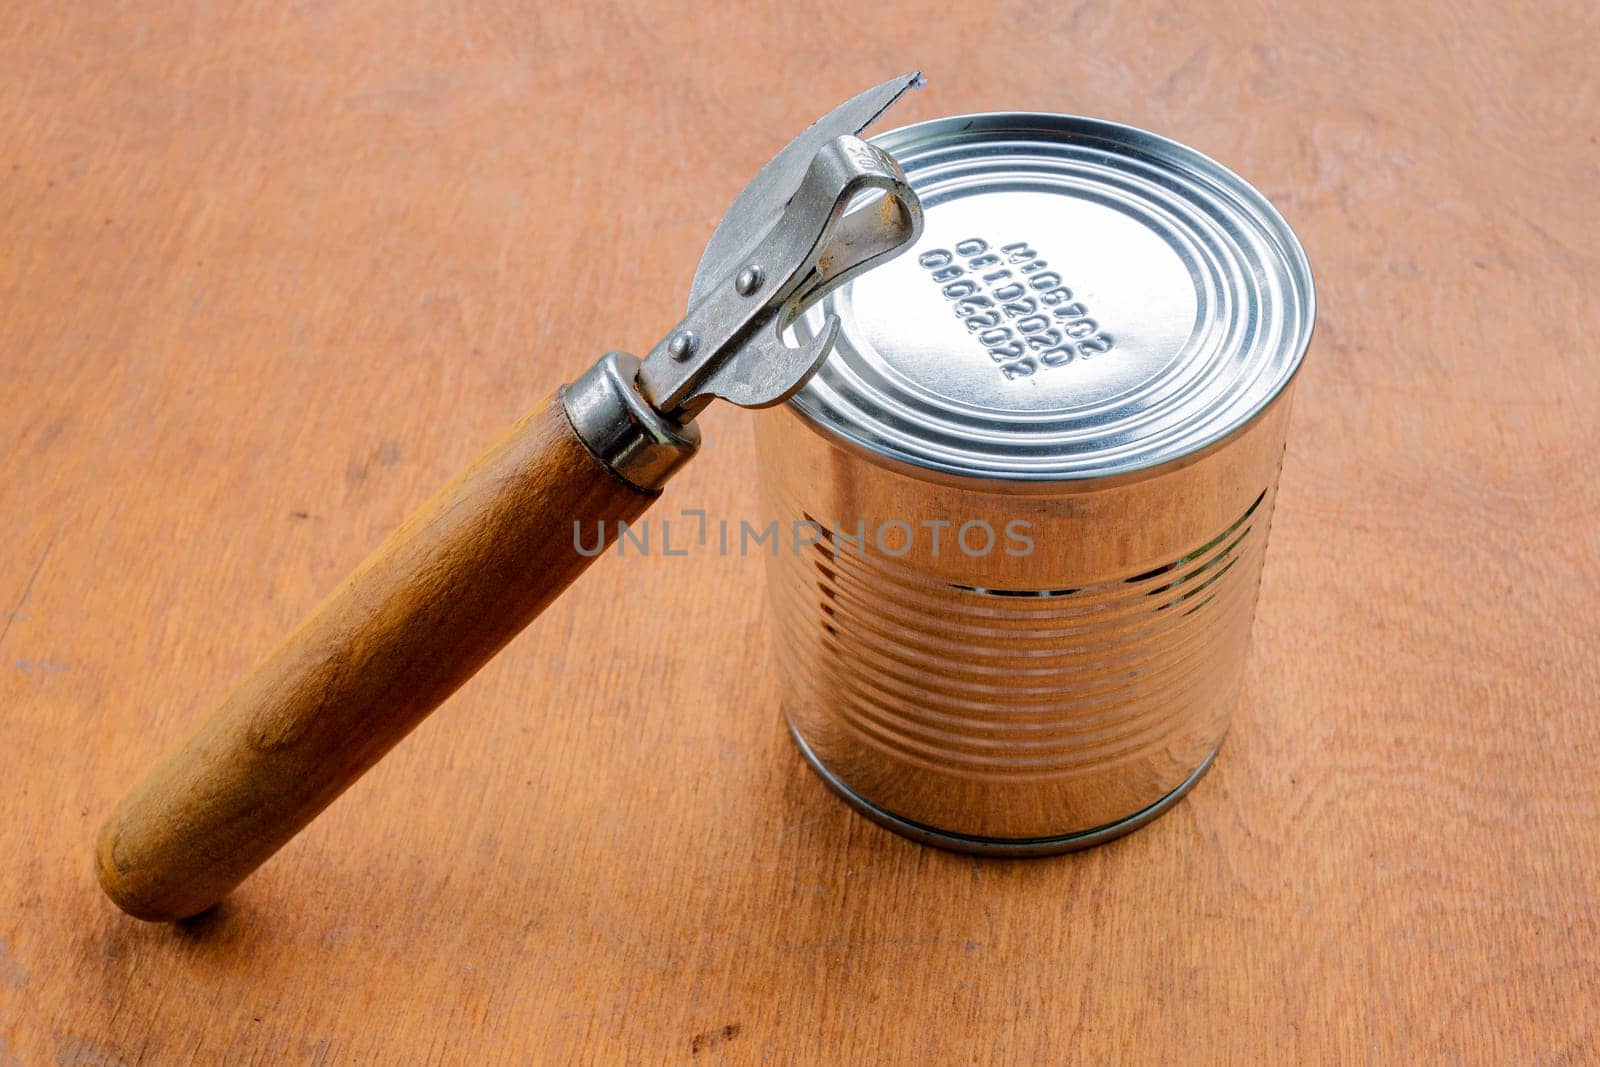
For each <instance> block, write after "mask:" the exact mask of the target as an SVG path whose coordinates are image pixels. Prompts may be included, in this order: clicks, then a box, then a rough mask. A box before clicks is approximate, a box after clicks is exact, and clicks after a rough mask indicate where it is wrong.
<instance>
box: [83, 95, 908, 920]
mask: <svg viewBox="0 0 1600 1067" xmlns="http://www.w3.org/2000/svg"><path fill="white" fill-rule="evenodd" d="M920 84H921V76H920V75H916V74H913V75H907V76H905V77H901V78H896V79H893V80H891V81H888V82H885V83H884V84H882V85H879V86H877V87H876V88H873V89H869V90H868V91H866V92H864V93H862V94H860V95H859V96H856V97H854V98H853V99H851V100H849V101H847V102H846V103H844V104H842V105H840V106H839V107H838V108H836V109H834V110H833V111H832V112H830V113H829V114H828V115H826V116H825V117H823V118H822V119H821V120H819V121H818V122H816V123H815V124H813V125H812V126H811V127H809V128H808V129H807V130H806V131H805V132H804V133H802V134H801V135H800V136H799V137H797V138H795V140H794V141H792V142H790V144H789V145H788V146H787V147H785V148H784V149H783V151H781V152H779V153H778V155H777V156H775V157H773V159H772V160H771V161H770V162H768V163H767V165H766V166H765V167H763V168H762V170H761V171H760V172H759V173H758V174H757V175H756V177H755V178H754V179H753V180H752V181H751V182H750V184H749V185H748V186H747V187H746V188H745V190H744V192H743V193H741V194H740V196H739V198H738V199H737V200H736V201H734V204H733V206H732V208H730V209H729V211H728V213H727V215H726V216H724V218H723V220H722V222H721V223H720V224H719V225H718V227H717V229H716V231H715V232H714V233H713V234H712V237H711V240H710V242H709V243H708V244H707V246H706V250H705V253H704V255H703V256H702V257H701V260H700V265H699V268H698V269H697V271H696V273H695V277H694V282H693V284H692V286H691V288H690V297H689V311H688V314H687V315H685V316H684V318H683V320H682V321H681V322H679V323H678V325H677V326H676V327H674V328H673V329H672V330H671V331H670V332H668V334H667V335H666V337H665V338H664V339H663V340H662V341H661V342H660V343H659V344H657V345H656V346H655V348H653V349H652V350H651V351H650V352H649V354H648V355H647V356H646V357H645V358H644V359H643V360H642V361H641V360H638V359H635V358H634V357H633V356H630V355H627V354H625V353H620V352H613V353H611V354H609V355H607V356H605V357H603V358H602V359H601V360H600V361H599V362H598V363H596V364H595V365H594V366H593V367H591V368H590V369H589V370H588V371H587V372H586V373H585V374H583V375H582V376H581V377H579V378H578V379H577V380H576V381H575V382H573V383H572V384H571V385H569V386H566V387H564V388H563V389H561V390H560V391H559V392H558V393H557V395H556V396H554V397H552V398H551V399H550V400H548V401H547V402H546V403H544V404H543V405H541V406H540V407H539V408H537V409H536V410H535V411H534V412H533V413H532V414H530V415H528V416H527V417H526V418H525V419H523V421H522V422H521V423H519V424H518V425H517V426H516V427H514V428H513V429H512V430H511V432H510V433H509V434H508V435H507V436H506V437H505V438H504V439H502V440H501V441H500V442H499V443H498V444H496V445H495V446H493V447H492V448H491V449H490V450H489V451H488V452H487V453H485V454H484V455H483V456H482V457H480V458H479V459H478V460H477V462H476V463H474V464H473V465H472V466H470V467H468V468H467V469H466V470H465V471H463V472H462V473H461V474H460V475H459V476H458V477H457V478H456V479H455V480H454V481H453V482H451V483H450V484H449V485H447V486H446V487H445V488H444V489H442V490H441V491H440V492H439V493H438V495H436V496H435V497H434V498H433V499H432V500H431V501H429V502H428V503H427V504H425V505H424V506H423V507H422V509H421V510H420V511H418V512H417V513H416V514H414V515H412V516H411V517H410V518H409V519H408V520H407V521H406V522H405V523H404V524H403V525H402V526H401V527H400V528H399V529H398V530H397V531H396V532H395V533H394V534H393V535H392V536H390V537H389V538H388V540H386V541H385V542H384V543H383V544H382V545H380V546H379V547H378V549H377V550H376V551H375V552H374V553H373V554H372V555H371V556H370V557H368V558H367V560H366V561H365V562H364V563H362V564H361V565H360V566H359V567H357V568H356V570H355V571H354V572H353V573H352V574H350V575H349V576H348V577H347V578H346V579H345V580H344V581H343V582H342V583H340V585H339V587H338V588H337V589H335V590H334V591H333V592H332V593H331V594H330V595H329V596H328V597H327V599H325V600H324V601H323V602H322V603H321V604H320V605H319V606H318V607H317V608H316V609H315V610H314V611H313V612H312V613H311V616H310V617H309V618H307V619H306V620H305V621H304V622H303V623H302V624H301V626H300V627H299V629H297V630H296V631H295V632H294V633H292V634H291V635H290V636H289V637H288V638H287V639H286V640H285V641H284V642H283V643H282V644H281V645H279V646H278V648H277V649H276V650H275V651H274V652H272V653H271V654H270V655H269V656H268V657H267V659H266V660H265V661H264V662H263V663H262V664H261V665H260V666H259V667H257V668H256V670H255V672H254V673H252V674H251V675H250V676H249V677H247V678H246V679H245V680H244V681H243V682H242V683H241V684H240V685H239V687H238V688H237V689H235V690H234V691H233V693H232V694H231V695H230V696H229V697H228V698H227V700H225V701H224V702H223V704H222V706H221V707H220V708H218V709H217V711H216V712H215V713H214V714H213V715H212V717H211V718H210V719H209V720H208V721H206V722H205V723H204V724H203V725H202V726H201V727H200V729H199V731H198V732H197V733H195V735H194V736H193V737H191V738H190V739H189V741H188V742H187V743H186V744H184V745H183V746H182V747H181V748H179V749H177V750H175V751H173V752H171V753H169V754H168V755H167V756H166V757H165V758H163V759H162V760H160V761H159V762H157V763H156V764H155V765H154V766H153V767H152V768H151V769H150V770H149V771H148V773H146V775H145V776H144V778H143V779H142V780H140V781H139V782H138V784H136V785H135V786H134V787H133V788H132V790H130V791H129V793H128V794H127V795H126V796H125V797H123V799H122V801H121V803H119V804H118V805H117V807H116V809H115V810H114V811H113V812H112V813H111V815H110V817H109V818H108V819H107V820H106V822H105V824H104V825H103V826H102V827H101V829H100V834H99V838H98V841H97V844H96V850H95V857H96V868H97V871H98V874H99V878H100V884H101V886H102V887H103V888H104V889H105V891H106V893H107V895H109V896H110V897H111V899H112V900H113V901H115V902H116V904H117V905H118V907H120V908H122V910H123V911H125V912H127V913H128V914H130V915H133V916H136V917H138V918H141V919H149V920H154V921H165V920H175V919H182V918H186V917H188V916H191V915H195V914H198V913H199V912H201V911H204V910H205V909H207V908H209V907H211V906H212V905H213V904H216V903H217V902H218V901H220V900H221V899H222V898H223V897H224V896H225V895H226V894H227V893H228V892H229V891H230V890H232V889H233V888H234V887H235V886H236V885H238V884H239V883H240V882H241V881H243V880H244V878H245V877H247V876H248V875H249V874H250V873H251V872H252V871H254V870H255V869H256V868H257V867H258V866H260V865H261V864H262V863H263V862H265V861H266V860H267V859H268V858H269V857H270V856H271V855H272V854H273V853H274V852H276V851H277V850H278V849H279V848H281V847H282V846H283V845H284V844H285V843H286V842H287V841H288V840H289V839H290V838H292V837H293V836H294V835H295V834H296V833H298V832H299V831H300V830H301V829H302V828H303V827H305V825H306V824H307V823H309V822H310V821H311V820H312V819H313V818H315V817H316V816H317V814H318V813H319V812H321V811H322V809H323V808H325V807H327V805H328V804H330V803H332V801H333V800H334V799H335V798H336V797H338V795H339V794H340V793H342V792H343V791H344V790H345V789H346V788H347V787H348V786H349V785H350V784H351V783H352V782H354V781H355V780H356V779H357V778H359V777H360V776H361V775H362V774H363V773H364V772H365V771H366V770H367V769H368V768H370V767H371V766H372V765H373V764H374V763H376V762H377V761H378V760H379V759H380V758H382V756H383V755H384V754H385V753H386V752H388V751H389V749H390V748H392V747H393V746H394V745H395V744H396V743H398V742H399V741H400V739H401V738H402V737H404V736H405V735H406V734H407V733H409V732H410V731H411V730H412V728H414V727H415V726H416V725H417V724H418V723H419V722H421V721H422V719H423V718H425V717H426V716H427V715H428V713H429V712H431V711H432V710H433V709H434V708H435V707H437V706H438V705H439V704H440V703H441V702H442V701H443V700H444V699H445V698H446V697H448V696H449V695H450V694H451V693H453V692H454V691H455V690H456V689H457V688H459V687H460V686H461V685H462V683H464V682H465V681H466V680H467V679H468V678H470V677H471V676H472V675H473V674H474V673H475V672H476V671H477V670H478V668H479V667H481V666H483V664H484V663H486V662H487V661H488V660H489V658H490V657H492V656H493V655H494V654H495V653H496V652H498V651H499V650H500V649H501V648H502V647H503V646H504V645H505V644H506V642H508V641H509V640H511V638H512V637H514V636H516V634H517V633H518V632H519V631H521V630H522V629H523V627H525V626H526V625H528V623H529V622H531V621H532V620H533V619H534V618H535V617H536V616H537V615H538V614H539V613H540V612H541V611H542V610H543V609H544V608H545V606H546V605H548V604H549V603H550V602H551V601H552V600H554V599H555V598H556V597H557V596H559V595H560V594H561V593H562V591H563V590H565V589H566V587H567V586H568V585H569V584H570V583H571V582H572V581H573V579H575V578H577V577H578V575H579V574H580V573H582V571H583V570H584V568H585V567H586V566H587V565H588V563H589V562H590V560H591V559H592V558H593V555H589V554H585V553H592V551H593V546H592V545H589V546H585V553H580V552H579V551H578V550H577V544H576V542H575V539H574V536H573V531H574V529H575V526H574V524H575V523H577V524H581V528H583V529H588V528H589V524H590V523H598V524H600V526H601V528H602V529H603V530H604V531H606V538H607V540H608V541H609V539H610V538H611V537H614V535H615V531H616V529H617V523H618V520H621V521H632V520H635V519H637V518H638V517H639V516H640V515H641V514H642V513H643V512H644V511H645V509H646V508H648V507H649V506H650V505H651V503H653V502H654V500H655V499H656V497H657V495H658V494H659V493H660V491H661V488H662V486H663V485H664V484H665V483H666V481H667V480H668V479H669V478H670V477H671V476H672V474H673V473H674V472H675V471H677V470H678V468H679V467H681V466H682V465H683V464H684V463H686V462H687V461H688V460H689V459H690V457H692V456H693V455H694V454H695V451H696V450H697V449H698V447H699V443H700V434H699V430H698V429H697V428H696V427H695V426H694V423H693V420H694V418H695V417H696V416H697V415H698V414H699V412H700V411H701V410H702V409H703V408H704V407H705V405H706V404H708V403H709V402H710V401H711V400H712V399H714V398H717V397H721V398H723V399H726V400H729V401H732V402H733V403H735V404H739V405H742V406H745V407H764V406H768V405H771V404H776V403H779V402H781V401H783V400H785V399H787V398H788V397H790V396H792V395H793V394H794V393H795V392H796V391H798V390H799V389H800V387H801V386H802V385H804V384H805V382H806V380H807V379H808V378H809V377H810V376H811V374H812V373H814V372H815V370H816V369H817V368H818V367H819V366H820V365H821V364H822V361H823V360H824V359H826V358H827V356H828V353H829V352H830V351H831V349H832V345H833V339H834V336H835V333H836V332H837V329H838V325H839V324H838V320H837V318H835V317H834V316H832V315H829V316H828V317H827V321H826V323H825V325H824V326H823V328H821V329H820V330H818V331H817V332H816V334H815V336H814V339H813V340H811V341H810V342H808V343H806V344H804V345H802V346H800V347H790V346H789V345H788V344H787V343H786V342H785V340H784V335H785V332H786V330H787V329H788V327H789V326H790V325H791V324H792V323H793V322H794V321H795V319H796V318H797V317H798V316H799V315H800V314H801V313H802V312H804V311H805V310H806V309H807V308H808V307H810V306H811V305H813V304H815V303H816V302H817V301H818V300H820V299H821V298H822V297H823V296H824V295H825V294H826V293H828V292H830V291H832V290H833V289H834V288H836V287H837V286H839V285H840V284H842V283H843V282H844V281H846V280H848V279H849V278H852V277H854V276H856V275H857V274H859V273H861V272H862V271H865V270H868V269H870V268H871V267H873V266H874V265H876V264H878V263H880V262H882V261H883V260H885V259H887V258H889V257H891V256H894V255H896V254H898V253H899V252H900V251H903V250H904V249H905V248H908V247H909V246H910V245H911V244H912V243H913V242H915V240H916V238H917V236H918V235H919V234H920V233H921V230H922V208H921V205H920V203H919V202H918V200H917V197H916V194H915V193H914V192H912V190H911V187H910V186H909V185H908V184H907V182H906V178H905V174H904V173H903V172H902V171H901V169H900V166H899V164H897V163H896V162H895V161H894V159H893V158H892V157H891V156H889V155H888V154H887V153H886V152H884V151H883V150H882V149H880V148H878V147H876V146H874V145H870V144H867V143H866V142H864V141H861V140H859V139H858V138H857V137H856V134H858V133H860V132H861V131H862V130H864V129H865V128H866V127H867V126H868V125H869V124H870V123H872V122H873V121H874V120H875V119H876V118H877V117H878V116H879V115H881V114H882V113H883V112H884V111H885V110H886V109H888V107H889V106H890V105H892V104H893V103H894V102H895V101H896V100H897V99H899V97H900V96H901V94H902V93H904V92H905V91H906V89H908V88H911V87H912V86H914V85H920Z"/></svg>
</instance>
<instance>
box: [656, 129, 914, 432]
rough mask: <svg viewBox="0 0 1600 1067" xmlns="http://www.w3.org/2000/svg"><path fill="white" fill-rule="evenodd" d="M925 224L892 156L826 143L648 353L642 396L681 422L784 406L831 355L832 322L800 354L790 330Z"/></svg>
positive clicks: (840, 141) (851, 139) (848, 142)
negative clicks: (707, 409) (729, 410)
mask: <svg viewBox="0 0 1600 1067" xmlns="http://www.w3.org/2000/svg"><path fill="white" fill-rule="evenodd" d="M819 125H820V124H819ZM814 129H816V127H813V130H814ZM744 210H745V209H744V208H743V207H742V206H741V205H740V204H736V205H735V211H736V212H741V213H742V212H743V211H744ZM921 228H922V211H921V207H920V205H919V204H918V203H917V198H916V196H915V195H914V194H913V193H912V192H911V189H910V186H908V185H907V184H906V180H905V175H903V174H902V173H901V172H900V167H899V165H898V164H897V163H896V162H895V161H894V159H893V158H892V157H891V156H889V155H888V154H887V153H885V152H884V151H883V150H882V149H880V148H877V147H875V146H872V145H869V144H867V143H866V142H864V141H862V140H860V139H859V138H857V137H855V136H854V135H853V134H845V135H841V136H838V137H835V138H834V139H833V140H831V141H827V142H824V143H823V144H822V145H821V147H819V148H818V149H817V150H816V151H815V152H814V153H813V154H812V155H811V158H810V161H809V163H808V165H807V167H806V168H805V170H804V172H803V173H802V175H801V178H800V184H799V186H798V187H797V188H795V189H794V190H793V193H792V195H791V196H790V197H789V198H788V200H787V202H786V203H785V204H784V205H783V206H782V208H781V209H780V210H779V211H778V212H777V214H776V215H775V216H774V217H773V218H772V219H771V221H770V222H769V223H768V225H767V227H766V229H765V230H764V231H763V232H762V234H761V235H760V236H759V238H758V239H757V240H756V241H755V243H754V244H752V245H750V246H749V247H747V248H746V249H745V250H744V251H745V254H744V255H743V256H742V257H741V258H740V259H739V260H738V262H739V263H741V264H743V266H740V267H738V268H737V269H734V270H730V271H729V272H728V273H726V274H724V275H722V276H720V280H719V281H718V282H717V284H714V285H712V286H710V287H709V288H707V289H705V290H704V291H700V290H698V289H697V290H696V292H695V295H694V297H693V298H692V303H691V304H690V306H689V313H688V314H687V315H686V316H685V317H684V319H683V321H682V322H680V323H678V325H677V326H676V327H674V328H673V330H672V331H671V332H670V333H669V334H668V337H667V339H665V340H663V341H662V343H661V344H659V345H657V346H656V348H655V349H653V350H652V351H651V352H650V354H649V355H647V356H646V357H645V359H644V363H643V366H642V367H641V368H640V372H639V389H640V391H641V392H642V393H643V394H644V396H645V398H646V399H648V400H649V401H650V403H651V404H652V405H654V407H655V408H656V410H658V411H660V412H662V413H663V414H665V415H667V416H668V417H669V418H672V419H675V420H677V421H680V422H684V421H688V420H689V419H692V418H694V417H695V415H696V414H698V412H699V411H700V409H701V408H703V407H704V406H705V405H706V404H707V403H708V402H709V401H711V400H712V399H713V398H716V397H721V398H723V399H725V400H728V401H730V402H732V403H735V404H739V405H741V406H743V407H766V406H768V405H771V404H776V403H779V402H781V401H783V400H786V399H787V398H788V397H790V396H792V395H793V394H794V391H795V390H796V389H799V388H800V386H801V385H803V384H804V383H805V380H806V378H808V377H809V376H810V375H811V373H812V372H813V371H814V370H815V369H816V368H817V366H818V365H820V364H821V362H822V361H823V360H824V359H826V358H827V356H828V353H829V351H830V350H831V348H832V343H833V332H834V330H835V328H836V323H835V322H834V321H833V320H831V319H828V320H825V321H824V322H822V323H820V324H819V325H818V327H817V328H816V329H815V330H813V331H812V332H811V334H810V335H809V336H808V337H807V338H806V339H805V341H804V342H803V343H801V344H800V345H799V346H798V347H794V348H791V347H790V346H789V345H788V343H787V342H786V341H785V340H784V338H783V334H784V331H785V330H786V329H787V328H788V327H789V325H790V324H791V323H792V322H793V321H794V319H795V318H796V317H797V316H798V315H799V314H800V312H801V311H802V310H804V309H805V308H807V307H809V306H810V305H811V304H813V303H815V302H816V301H817V300H819V299H821V298H822V297H823V296H824V295H825V294H827V293H828V292H830V291H832V290H833V289H834V288H836V287H837V286H839V285H841V284H843V283H844V282H846V281H847V280H849V279H850V278H853V277H856V276H857V275H859V274H861V273H862V272H864V271H867V270H869V269H871V268H872V267H873V266H875V265H877V264H878V263H880V262H882V261H883V260H886V259H888V258H889V257H891V256H893V255H895V254H896V253H898V252H900V251H902V250H904V249H905V248H906V247H907V246H909V245H910V243H911V242H912V241H914V240H916V236H917V234H918V233H920V232H921ZM720 232H721V231H719V233H720ZM712 240H713V242H715V241H716V237H715V236H713V238H712ZM686 334H691V335H693V336H694V337H695V339H696V340H695V343H694V344H693V345H692V346H687V347H688V349H689V350H688V351H684V348H685V347H686V346H684V345H682V344H679V343H677V342H678V339H679V338H682V337H684V336H685V335H686Z"/></svg>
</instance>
